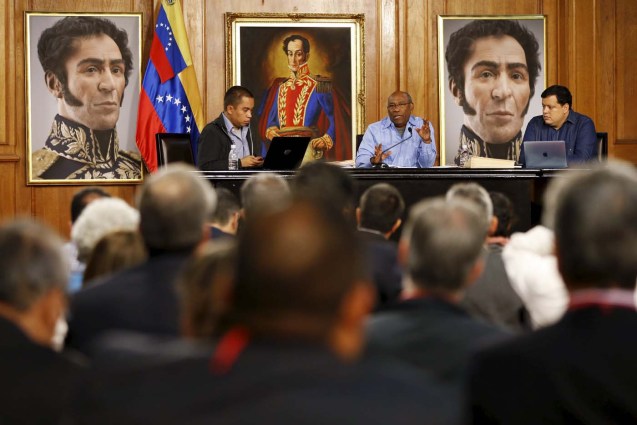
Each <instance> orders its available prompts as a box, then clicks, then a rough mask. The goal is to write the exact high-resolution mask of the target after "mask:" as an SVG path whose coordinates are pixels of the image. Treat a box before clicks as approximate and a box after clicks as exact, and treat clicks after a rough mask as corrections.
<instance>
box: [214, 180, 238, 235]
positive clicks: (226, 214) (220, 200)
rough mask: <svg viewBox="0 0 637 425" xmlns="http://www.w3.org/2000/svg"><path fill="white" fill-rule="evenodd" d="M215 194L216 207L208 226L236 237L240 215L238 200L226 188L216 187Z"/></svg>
mask: <svg viewBox="0 0 637 425" xmlns="http://www.w3.org/2000/svg"><path fill="white" fill-rule="evenodd" d="M215 192H216V193H217V207H216V208H215V210H214V213H213V214H212V216H211V217H210V224H211V225H212V226H214V227H217V228H218V229H220V230H222V231H224V232H225V233H229V234H231V235H236V234H237V229H238V227H239V215H240V213H241V205H240V204H239V200H238V199H237V197H236V196H235V195H234V193H232V192H231V191H230V190H228V189H226V188H223V187H218V188H217V189H216V190H215Z"/></svg>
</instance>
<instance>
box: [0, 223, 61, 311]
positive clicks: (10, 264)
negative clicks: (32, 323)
mask: <svg viewBox="0 0 637 425" xmlns="http://www.w3.org/2000/svg"><path fill="white" fill-rule="evenodd" d="M0 270H2V272H1V273H0V303H3V304H6V305H9V306H11V307H13V308H14V309H16V310H18V311H25V310H28V309H29V308H30V307H31V306H32V305H33V303H34V302H35V301H36V300H37V299H38V298H39V297H40V296H42V295H43V294H45V293H46V292H48V291H50V290H51V289H53V288H59V289H62V290H63V289H64V288H65V285H66V283H67V282H68V275H69V268H68V264H67V261H66V258H65V256H64V253H63V251H62V241H61V239H60V238H59V237H58V236H57V235H56V234H55V233H54V232H53V231H52V230H50V229H49V228H47V227H45V226H43V225H41V224H39V223H37V222H34V221H30V220H18V221H15V222H12V223H9V224H6V225H4V226H3V227H2V228H0Z"/></svg>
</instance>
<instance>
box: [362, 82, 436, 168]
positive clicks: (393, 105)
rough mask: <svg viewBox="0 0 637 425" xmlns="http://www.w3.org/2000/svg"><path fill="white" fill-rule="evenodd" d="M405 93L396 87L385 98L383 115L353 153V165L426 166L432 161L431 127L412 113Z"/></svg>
mask: <svg viewBox="0 0 637 425" xmlns="http://www.w3.org/2000/svg"><path fill="white" fill-rule="evenodd" d="M413 110H414V102H413V101H412V99H411V96H410V95H409V93H406V92H401V91H397V92H394V93H392V95H391V96H389V99H388V100H387V117H385V118H383V119H382V120H381V121H378V122H375V123H373V124H371V125H370V126H369V127H368V128H367V131H366V132H365V135H364V136H363V141H362V142H361V145H360V147H359V149H358V153H357V154H356V166H357V167H364V168H370V167H380V166H388V167H410V168H428V167H431V166H433V165H434V162H435V161H436V139H435V138H434V127H433V125H432V124H431V122H429V121H427V120H426V119H425V120H423V119H422V118H420V117H416V116H414V115H412V114H411V113H412V111H413Z"/></svg>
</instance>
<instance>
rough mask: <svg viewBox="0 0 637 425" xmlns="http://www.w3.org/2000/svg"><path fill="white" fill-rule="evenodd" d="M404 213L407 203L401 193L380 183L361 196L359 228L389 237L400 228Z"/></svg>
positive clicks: (357, 213)
mask: <svg viewBox="0 0 637 425" xmlns="http://www.w3.org/2000/svg"><path fill="white" fill-rule="evenodd" d="M404 211H405V201H404V200H403V197H402V196H401V194H400V192H399V191H398V190H397V189H396V188H395V187H394V186H392V185H390V184H387V183H378V184H375V185H373V186H371V187H370V188H369V189H367V190H366V191H365V192H364V193H363V195H362V196H361V200H360V206H359V207H358V208H357V210H356V217H357V219H358V226H359V227H361V228H364V229H371V230H376V231H379V232H381V233H383V234H384V235H385V237H389V236H390V235H391V234H392V233H394V232H395V231H396V229H398V227H399V226H400V224H401V222H402V216H403V212H404Z"/></svg>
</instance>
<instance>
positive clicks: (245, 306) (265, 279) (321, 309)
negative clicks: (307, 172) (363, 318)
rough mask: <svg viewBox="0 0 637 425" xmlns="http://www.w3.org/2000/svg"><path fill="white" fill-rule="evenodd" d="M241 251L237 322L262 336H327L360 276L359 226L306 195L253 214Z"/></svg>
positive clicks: (322, 339)
mask: <svg viewBox="0 0 637 425" xmlns="http://www.w3.org/2000/svg"><path fill="white" fill-rule="evenodd" d="M237 258H238V266H237V279H236V288H235V293H234V297H233V303H234V305H233V310H234V311H233V314H232V319H233V320H231V322H234V323H236V324H240V325H243V326H245V327H246V328H248V330H249V331H250V332H251V333H252V334H253V335H256V336H261V337H269V338H272V337H274V338H287V339H296V340H307V341H309V342H314V343H317V342H318V343H321V342H325V339H326V338H327V337H328V335H329V333H330V332H331V331H332V328H333V326H334V325H335V323H336V322H337V321H338V316H339V315H340V314H341V308H342V304H343V302H344V298H345V297H346V295H347V294H348V293H350V292H351V291H352V290H353V288H354V287H355V286H356V284H357V283H360V282H361V276H362V268H361V258H360V249H359V247H358V242H357V238H356V236H355V233H354V229H353V228H351V226H350V225H349V224H348V223H347V222H346V221H345V220H344V218H342V217H341V216H339V215H336V216H333V215H331V214H329V213H328V212H326V211H324V210H322V209H321V208H320V207H317V206H316V205H315V204H312V203H308V202H296V203H294V204H292V205H291V206H290V207H288V208H286V209H285V210H283V211H279V212H276V213H274V214H271V215H262V216H259V217H257V219H255V220H254V221H252V222H247V224H246V228H245V231H244V232H243V233H242V234H241V238H240V242H239V250H238V257H237ZM370 301H371V300H370ZM370 307H371V305H370ZM361 335H362V323H361Z"/></svg>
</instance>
